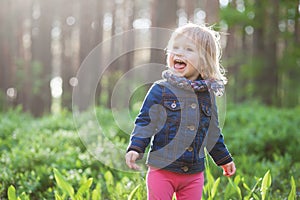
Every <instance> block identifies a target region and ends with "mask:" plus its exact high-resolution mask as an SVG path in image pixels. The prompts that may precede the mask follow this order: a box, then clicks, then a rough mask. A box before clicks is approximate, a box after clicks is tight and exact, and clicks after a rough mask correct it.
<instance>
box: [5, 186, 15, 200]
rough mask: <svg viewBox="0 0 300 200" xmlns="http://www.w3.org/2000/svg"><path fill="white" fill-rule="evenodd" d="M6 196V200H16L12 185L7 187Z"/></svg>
mask: <svg viewBox="0 0 300 200" xmlns="http://www.w3.org/2000/svg"><path fill="white" fill-rule="evenodd" d="M7 196H8V200H17V195H16V189H15V187H14V186H13V185H11V186H9V188H8V191H7Z"/></svg>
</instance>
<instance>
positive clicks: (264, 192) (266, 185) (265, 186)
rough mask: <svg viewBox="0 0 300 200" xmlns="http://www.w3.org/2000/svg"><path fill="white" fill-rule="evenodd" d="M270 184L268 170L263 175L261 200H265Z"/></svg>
mask: <svg viewBox="0 0 300 200" xmlns="http://www.w3.org/2000/svg"><path fill="white" fill-rule="evenodd" d="M271 184H272V178H271V174H270V170H268V171H267V173H266V174H265V175H264V178H263V180H262V183H261V189H260V192H261V198H262V200H265V199H266V196H267V191H268V189H269V187H270V186H271Z"/></svg>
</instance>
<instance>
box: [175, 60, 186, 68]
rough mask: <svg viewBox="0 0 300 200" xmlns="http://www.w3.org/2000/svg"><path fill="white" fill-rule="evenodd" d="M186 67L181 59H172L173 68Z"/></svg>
mask: <svg viewBox="0 0 300 200" xmlns="http://www.w3.org/2000/svg"><path fill="white" fill-rule="evenodd" d="M185 67H186V62H184V61H183V60H181V59H175V60H174V69H177V70H180V69H184V68H185Z"/></svg>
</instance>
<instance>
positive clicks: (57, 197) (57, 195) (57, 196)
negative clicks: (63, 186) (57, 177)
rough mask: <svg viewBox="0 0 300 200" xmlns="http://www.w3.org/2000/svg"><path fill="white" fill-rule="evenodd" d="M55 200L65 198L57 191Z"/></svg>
mask: <svg viewBox="0 0 300 200" xmlns="http://www.w3.org/2000/svg"><path fill="white" fill-rule="evenodd" d="M55 200H63V198H62V197H61V196H60V195H59V194H58V193H57V192H56V193H55Z"/></svg>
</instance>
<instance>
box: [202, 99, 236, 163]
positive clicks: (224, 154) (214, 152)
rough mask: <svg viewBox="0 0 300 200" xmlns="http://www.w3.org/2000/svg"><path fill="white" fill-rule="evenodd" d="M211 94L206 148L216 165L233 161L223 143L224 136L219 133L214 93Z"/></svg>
mask: <svg viewBox="0 0 300 200" xmlns="http://www.w3.org/2000/svg"><path fill="white" fill-rule="evenodd" d="M211 96H212V106H211V109H212V115H211V121H210V125H209V128H208V140H207V146H206V149H207V150H208V152H209V154H210V156H211V157H212V158H213V160H214V162H215V163H216V164H217V165H218V166H221V165H225V164H227V163H229V162H231V161H233V159H232V156H231V155H230V153H229V151H228V149H227V147H226V145H225V143H224V137H223V135H222V133H221V129H220V127H219V120H218V111H217V105H216V101H215V96H214V94H212V93H211Z"/></svg>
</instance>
